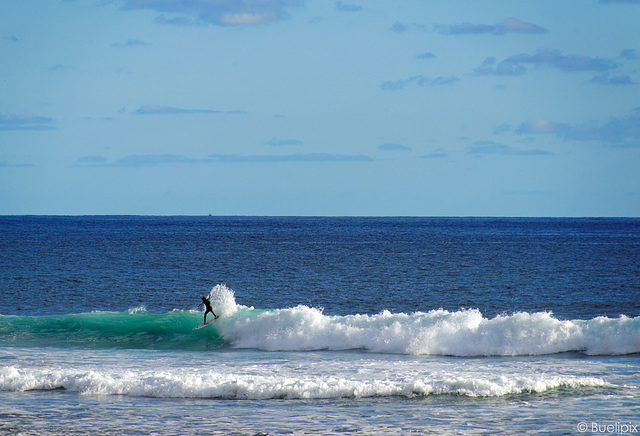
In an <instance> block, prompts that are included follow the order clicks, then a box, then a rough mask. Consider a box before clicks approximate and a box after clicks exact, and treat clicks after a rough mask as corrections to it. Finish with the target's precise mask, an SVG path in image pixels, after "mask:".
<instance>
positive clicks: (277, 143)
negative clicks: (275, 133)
mask: <svg viewBox="0 0 640 436" xmlns="http://www.w3.org/2000/svg"><path fill="white" fill-rule="evenodd" d="M265 144H267V145H270V146H272V147H286V146H291V145H302V141H300V140H298V139H279V138H271V139H270V140H268V141H267V142H265Z"/></svg>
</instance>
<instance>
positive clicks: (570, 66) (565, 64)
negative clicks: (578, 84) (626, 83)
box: [474, 49, 618, 76]
mask: <svg viewBox="0 0 640 436" xmlns="http://www.w3.org/2000/svg"><path fill="white" fill-rule="evenodd" d="M528 66H537V67H550V68H556V69H559V70H561V71H565V72H576V71H596V72H605V71H610V70H614V69H616V68H618V64H617V63H616V62H615V61H614V60H613V59H607V58H599V57H591V56H582V55H575V54H568V55H567V54H562V53H561V52H560V51H559V50H552V49H542V50H538V51H536V52H535V53H533V54H528V53H521V54H517V55H514V56H509V57H508V58H506V59H504V60H503V61H501V62H499V63H498V62H497V61H496V58H493V57H488V58H486V59H485V60H484V61H483V62H482V64H481V65H480V66H479V67H477V68H476V69H475V70H474V74H475V75H477V76H521V75H523V74H526V73H527V72H528V70H527V67H528Z"/></svg>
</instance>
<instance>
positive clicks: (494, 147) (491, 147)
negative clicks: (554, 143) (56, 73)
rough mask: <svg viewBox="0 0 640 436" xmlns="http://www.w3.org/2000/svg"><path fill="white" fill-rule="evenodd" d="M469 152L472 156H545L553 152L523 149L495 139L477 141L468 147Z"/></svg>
mask: <svg viewBox="0 0 640 436" xmlns="http://www.w3.org/2000/svg"><path fill="white" fill-rule="evenodd" d="M467 154H470V155H472V156H477V157H480V156H487V155H503V156H544V155H550V154H551V153H550V152H548V151H544V150H537V149H528V150H523V149H520V148H516V147H511V146H509V145H505V144H499V143H497V142H493V141H476V142H474V143H473V144H471V145H469V146H468V147H467Z"/></svg>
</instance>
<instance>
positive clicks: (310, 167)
mask: <svg viewBox="0 0 640 436" xmlns="http://www.w3.org/2000/svg"><path fill="white" fill-rule="evenodd" d="M638 23H640V0H563V1H561V2H559V1H556V0H554V1H548V0H540V1H520V2H514V1H513V0H501V1H498V0H495V1H494V0H482V1H478V0H447V1H426V0H414V1H388V0H380V1H375V0H368V1H355V0H353V1H351V0H343V1H336V2H333V1H319V0H316V1H310V0H306V1H296V0H82V1H81V0H75V1H73V0H66V1H63V0H40V1H38V2H36V3H33V2H18V1H4V2H0V54H1V55H0V56H1V59H2V62H0V214H152V215H156V214H157V215H173V214H185V215H202V214H213V215H374V216H377V215H383V216H394V215H418V216H636V217H637V216H640V26H639V25H638Z"/></svg>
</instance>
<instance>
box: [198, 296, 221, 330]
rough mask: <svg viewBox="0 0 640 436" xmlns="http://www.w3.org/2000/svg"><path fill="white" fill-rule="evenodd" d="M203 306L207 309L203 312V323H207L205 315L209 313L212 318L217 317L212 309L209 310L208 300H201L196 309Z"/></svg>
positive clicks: (209, 302)
mask: <svg viewBox="0 0 640 436" xmlns="http://www.w3.org/2000/svg"><path fill="white" fill-rule="evenodd" d="M203 304H204V307H206V308H207V310H205V311H204V323H205V324H206V323H207V313H209V312H211V313H213V316H214V317H216V318H217V317H218V315H216V313H215V312H214V311H213V309H212V308H211V301H209V300H203V301H202V303H200V304H199V305H198V307H200V306H202V305H203Z"/></svg>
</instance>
